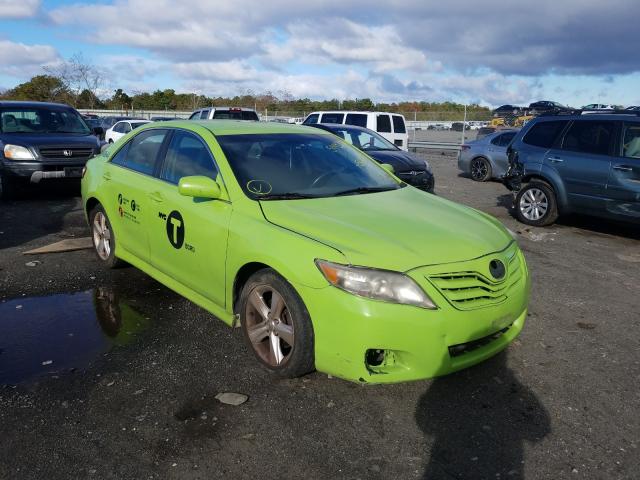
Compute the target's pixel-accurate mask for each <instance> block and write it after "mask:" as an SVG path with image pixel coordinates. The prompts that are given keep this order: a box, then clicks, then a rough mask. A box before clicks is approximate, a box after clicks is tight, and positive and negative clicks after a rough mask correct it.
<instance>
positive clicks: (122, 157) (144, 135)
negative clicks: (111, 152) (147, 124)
mask: <svg viewBox="0 0 640 480" xmlns="http://www.w3.org/2000/svg"><path fill="white" fill-rule="evenodd" d="M166 135H167V131H166V130H146V131H144V132H141V133H140V134H139V135H136V136H135V137H133V139H132V140H131V141H130V142H129V143H127V145H126V146H124V147H123V148H122V149H121V150H120V151H119V152H118V153H117V154H116V155H115V156H114V157H113V158H112V159H111V163H115V164H116V165H120V166H123V167H125V168H128V169H130V170H135V171H136V172H140V173H144V174H145V175H153V171H154V169H155V166H156V160H157V158H158V152H160V148H161V147H162V142H163V141H164V138H165V136H166Z"/></svg>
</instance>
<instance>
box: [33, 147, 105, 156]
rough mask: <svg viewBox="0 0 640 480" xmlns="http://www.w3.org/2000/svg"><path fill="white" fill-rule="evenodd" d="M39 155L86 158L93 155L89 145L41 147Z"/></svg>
mask: <svg viewBox="0 0 640 480" xmlns="http://www.w3.org/2000/svg"><path fill="white" fill-rule="evenodd" d="M40 155H41V156H42V157H44V158H69V159H71V158H73V159H86V158H89V157H91V156H92V155H93V148H91V147H41V148H40Z"/></svg>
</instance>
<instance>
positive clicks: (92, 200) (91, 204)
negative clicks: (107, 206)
mask: <svg viewBox="0 0 640 480" xmlns="http://www.w3.org/2000/svg"><path fill="white" fill-rule="evenodd" d="M98 205H102V204H101V203H100V200H98V199H97V198H96V197H89V198H87V201H86V202H85V204H84V213H85V216H86V218H87V221H89V214H90V213H91V210H93V209H94V208H95V207H96V206H98Z"/></svg>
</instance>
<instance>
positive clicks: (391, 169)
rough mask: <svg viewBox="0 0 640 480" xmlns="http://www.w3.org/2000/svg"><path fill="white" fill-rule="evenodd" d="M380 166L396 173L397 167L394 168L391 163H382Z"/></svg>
mask: <svg viewBox="0 0 640 480" xmlns="http://www.w3.org/2000/svg"><path fill="white" fill-rule="evenodd" d="M380 166H381V167H382V168H384V169H385V170H386V171H387V172H389V173H394V174H395V173H396V169H395V168H393V165H391V164H390V163H381V164H380Z"/></svg>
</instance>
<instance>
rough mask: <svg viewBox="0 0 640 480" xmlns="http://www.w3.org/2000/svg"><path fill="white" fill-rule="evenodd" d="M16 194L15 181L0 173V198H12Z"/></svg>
mask: <svg viewBox="0 0 640 480" xmlns="http://www.w3.org/2000/svg"><path fill="white" fill-rule="evenodd" d="M15 196H16V182H15V181H14V180H12V179H11V178H9V177H7V176H6V175H2V174H0V199H1V200H12V199H13V198H15Z"/></svg>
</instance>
